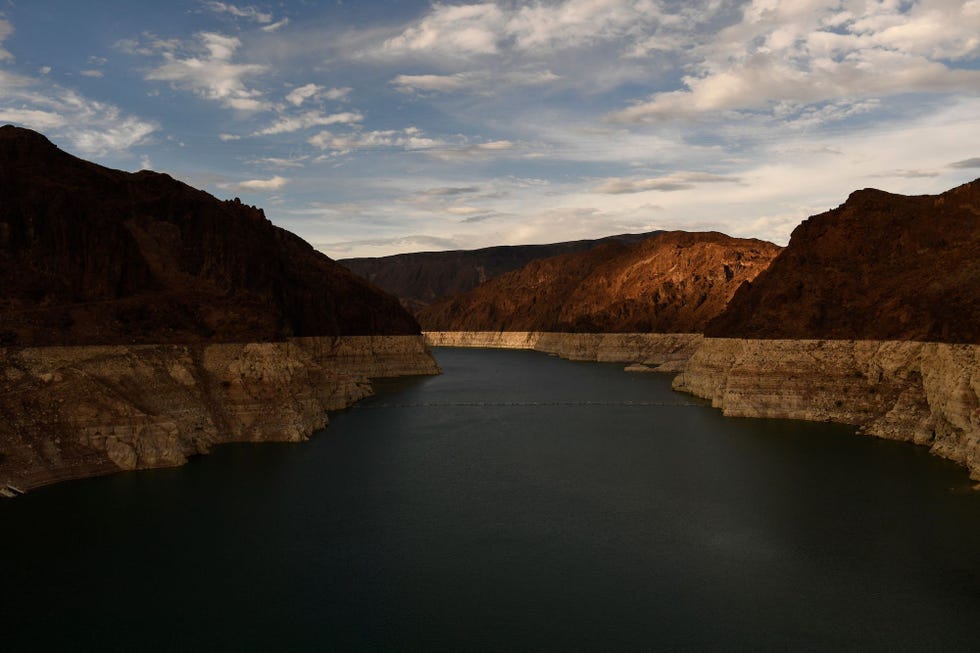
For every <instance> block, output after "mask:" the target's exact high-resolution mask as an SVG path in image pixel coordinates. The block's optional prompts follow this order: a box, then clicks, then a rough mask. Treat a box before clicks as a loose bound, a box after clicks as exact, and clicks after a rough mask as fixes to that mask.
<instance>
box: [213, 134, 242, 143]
mask: <svg viewBox="0 0 980 653" xmlns="http://www.w3.org/2000/svg"><path fill="white" fill-rule="evenodd" d="M218 138H219V139H221V140H223V141H226V142H227V141H237V140H241V138H242V137H241V136H240V135H238V134H218Z"/></svg>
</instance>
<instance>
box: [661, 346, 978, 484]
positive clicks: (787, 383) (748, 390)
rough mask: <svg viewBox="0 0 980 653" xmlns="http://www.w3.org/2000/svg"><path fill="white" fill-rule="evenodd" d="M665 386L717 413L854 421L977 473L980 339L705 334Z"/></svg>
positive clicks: (871, 431) (975, 475) (865, 429)
mask: <svg viewBox="0 0 980 653" xmlns="http://www.w3.org/2000/svg"><path fill="white" fill-rule="evenodd" d="M674 388H675V389H677V390H681V391H684V392H690V393H692V394H695V395H697V396H700V397H704V398H706V399H710V400H711V402H712V405H713V406H715V407H716V408H720V409H722V410H723V411H724V413H725V414H726V415H732V416H737V417H780V418H791V419H806V420H815V421H833V422H841V423H844V424H855V425H858V426H860V427H861V430H862V432H864V433H867V434H869V435H875V436H878V437H883V438H889V439H893V440H905V441H909V442H915V443H917V444H922V445H926V446H928V447H929V448H930V450H931V451H932V452H933V453H935V454H937V455H940V456H943V457H944V458H949V459H950V460H953V461H956V462H958V463H960V464H961V465H965V466H966V467H967V468H968V469H969V470H970V476H971V478H973V479H975V480H980V346H978V345H969V344H958V345H957V344H946V343H923V342H909V341H884V342H883V341H867V340H865V341H854V340H760V339H751V340H746V339H734V338H705V339H704V341H703V342H702V343H701V344H700V346H699V347H698V349H697V351H696V352H695V353H694V355H693V356H692V357H691V359H690V361H689V362H688V364H687V366H686V369H685V370H684V371H683V372H682V373H681V374H679V375H678V376H677V378H675V379H674Z"/></svg>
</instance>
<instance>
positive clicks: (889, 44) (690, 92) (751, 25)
mask: <svg viewBox="0 0 980 653" xmlns="http://www.w3.org/2000/svg"><path fill="white" fill-rule="evenodd" d="M972 5H973V3H963V2H955V1H953V0H922V1H921V2H918V3H915V4H912V5H908V6H907V5H906V4H905V3H899V2H891V1H889V2H871V3H864V2H859V1H858V0H852V1H845V2H839V1H837V0H808V1H801V2H794V3H777V2H774V1H773V0H754V1H753V2H750V3H749V4H747V5H746V6H745V7H744V10H743V14H742V19H741V21H740V22H738V23H737V24H735V25H732V26H730V27H728V28H726V29H723V30H721V31H720V32H716V33H709V34H703V35H702V36H701V41H700V43H699V44H698V45H697V47H694V48H693V49H691V53H692V54H691V59H690V60H689V62H688V67H689V68H690V69H691V70H693V72H692V73H691V74H688V75H687V76H685V77H684V78H683V85H684V87H683V88H681V89H677V90H668V91H663V92H659V93H656V94H654V95H653V96H651V97H650V98H649V99H647V100H645V101H642V102H639V103H637V104H635V105H633V106H631V107H628V108H626V109H623V110H621V111H618V112H615V113H613V114H612V115H611V116H610V118H611V119H612V120H613V121H617V122H624V123H639V122H655V121H661V120H666V119H676V118H683V117H690V116H694V115H698V114H710V113H722V112H725V111H731V110H736V111H742V110H756V111H760V110H761V111H771V110H772V109H773V108H774V107H775V106H778V105H782V106H784V107H785V106H786V105H791V106H792V105H796V106H799V107H802V106H806V105H814V104H820V103H836V104H837V105H838V106H844V105H847V104H854V103H860V102H861V101H863V100H865V99H869V98H884V97H889V96H894V95H898V94H907V93H947V92H974V91H975V90H976V89H977V88H978V87H980V71H978V70H975V69H971V68H957V67H955V65H954V64H953V63H952V61H955V60H959V59H965V58H969V57H976V56H977V54H978V52H980V12H977V11H974V10H973V9H972V8H971V7H972ZM842 7H846V10H844V11H842Z"/></svg>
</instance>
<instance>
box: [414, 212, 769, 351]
mask: <svg viewBox="0 0 980 653" xmlns="http://www.w3.org/2000/svg"><path fill="white" fill-rule="evenodd" d="M779 250H780V248H779V247H778V246H776V245H773V244H772V243H768V242H765V241H761V240H746V239H738V238H732V237H729V236H726V235H724V234H720V233H714V232H709V233H688V232H682V231H674V232H667V233H660V234H656V235H653V236H650V237H647V238H645V239H643V240H642V241H640V242H635V243H623V242H615V241H613V242H608V243H605V244H602V245H600V246H599V247H596V248H594V249H592V250H590V251H586V252H576V253H571V254H563V255H559V256H555V257H551V258H547V259H540V260H536V261H532V262H531V263H529V264H527V265H526V266H524V267H523V268H521V269H519V270H515V271H513V272H509V273H507V274H504V275H502V276H500V277H497V278H495V279H491V280H490V281H488V282H486V283H484V284H482V285H481V286H479V287H477V288H475V289H474V290H471V291H469V292H467V293H463V294H460V295H456V296H454V297H450V298H447V299H445V300H443V301H440V302H436V303H433V304H431V305H430V306H428V307H426V308H424V309H422V310H421V311H419V312H418V314H417V315H418V318H419V322H420V323H421V324H422V327H423V329H425V330H427V331H566V332H663V333H680V332H698V331H701V330H703V329H704V326H705V325H706V324H707V322H708V321H709V320H710V319H711V318H713V317H715V316H716V315H718V314H719V313H720V312H721V311H722V310H723V309H724V307H725V305H726V304H727V303H728V300H729V299H730V298H731V297H732V295H733V294H734V293H735V290H736V289H737V288H738V287H739V286H740V285H741V284H742V283H743V282H745V281H750V280H752V279H754V278H755V277H756V275H758V274H759V273H760V272H761V271H762V270H764V269H765V268H766V267H767V266H768V265H769V263H770V261H771V260H772V259H773V258H774V257H775V256H776V254H777V253H778V252H779Z"/></svg>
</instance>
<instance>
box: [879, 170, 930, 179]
mask: <svg viewBox="0 0 980 653" xmlns="http://www.w3.org/2000/svg"><path fill="white" fill-rule="evenodd" d="M940 174H941V173H940V172H939V171H938V170H889V171H887V172H879V173H875V174H873V175H870V176H871V177H876V178H880V179H893V178H896V177H899V178H903V179H923V178H930V177H938V176H939V175H940Z"/></svg>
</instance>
